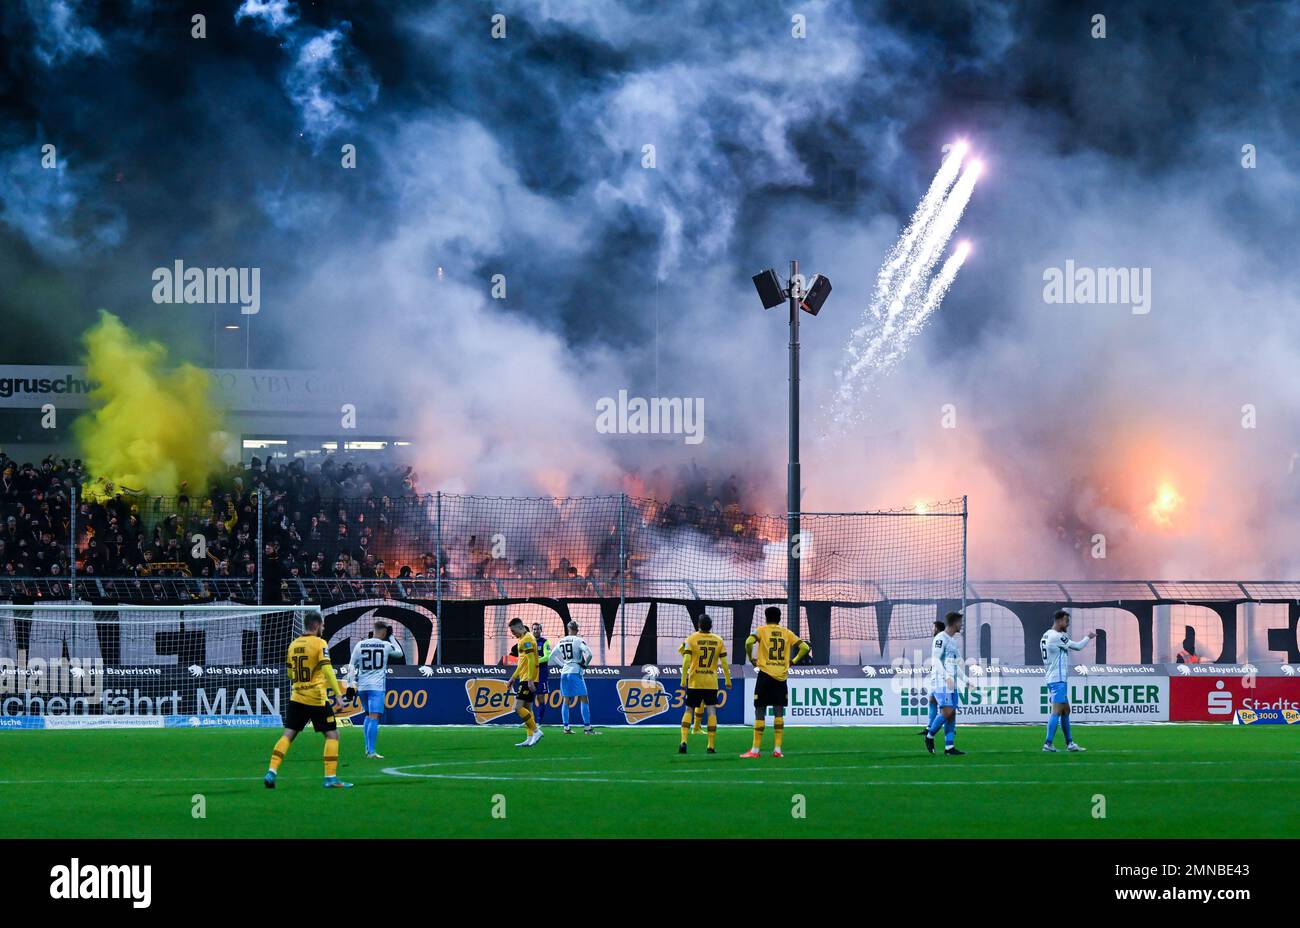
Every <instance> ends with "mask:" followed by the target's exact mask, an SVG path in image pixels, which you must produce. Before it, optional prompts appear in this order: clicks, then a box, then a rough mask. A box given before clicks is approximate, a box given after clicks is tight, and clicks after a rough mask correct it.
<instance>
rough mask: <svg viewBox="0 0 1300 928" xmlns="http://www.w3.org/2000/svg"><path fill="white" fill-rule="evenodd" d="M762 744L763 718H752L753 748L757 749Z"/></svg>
mask: <svg viewBox="0 0 1300 928" xmlns="http://www.w3.org/2000/svg"><path fill="white" fill-rule="evenodd" d="M762 744H763V720H762V719H754V750H755V751H757V750H758V749H759V747H761V746H762Z"/></svg>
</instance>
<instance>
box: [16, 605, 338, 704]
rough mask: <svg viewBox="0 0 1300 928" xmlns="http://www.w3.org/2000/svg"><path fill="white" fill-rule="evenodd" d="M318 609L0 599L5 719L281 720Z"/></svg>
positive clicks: (308, 607)
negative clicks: (296, 647)
mask: <svg viewBox="0 0 1300 928" xmlns="http://www.w3.org/2000/svg"><path fill="white" fill-rule="evenodd" d="M316 611H318V610H317V609H316V608H315V607H311V606H299V607H296V608H290V609H286V608H284V607H279V608H271V607H264V606H241V605H234V604H231V605H195V606H135V605H132V606H123V605H87V604H84V603H42V604H39V605H16V604H8V603H5V604H0V728H112V727H146V728H171V727H195V728H198V727H230V728H236V727H237V728H243V727H259V726H278V725H279V724H281V723H280V711H281V708H282V706H283V704H284V701H285V700H286V699H288V696H289V692H288V686H289V680H288V675H287V673H286V670H285V655H286V653H287V651H288V648H289V643H290V642H291V641H292V640H293V639H294V638H295V637H297V636H298V635H300V634H301V633H302V629H303V620H304V618H305V617H306V616H307V615H308V614H309V613H312V612H316Z"/></svg>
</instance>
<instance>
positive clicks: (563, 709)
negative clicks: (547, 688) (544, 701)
mask: <svg viewBox="0 0 1300 928" xmlns="http://www.w3.org/2000/svg"><path fill="white" fill-rule="evenodd" d="M560 721H561V722H563V723H564V727H565V728H568V727H569V701H568V700H567V699H563V700H561V701H560Z"/></svg>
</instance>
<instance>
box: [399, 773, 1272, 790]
mask: <svg viewBox="0 0 1300 928" xmlns="http://www.w3.org/2000/svg"><path fill="white" fill-rule="evenodd" d="M384 772H385V773H393V775H394V776H401V777H414V778H416V779H425V780H475V781H488V782H493V783H502V782H521V783H575V782H578V783H616V784H627V785H634V786H674V787H675V786H682V785H685V784H691V785H708V786H1050V787H1052V788H1053V789H1060V788H1061V787H1063V786H1074V785H1078V784H1077V782H1073V781H1072V782H1063V781H1061V780H906V781H900V780H807V779H802V780H750V779H741V780H704V779H700V778H699V777H690V778H680V779H675V780H674V779H667V780H665V779H658V780H642V779H633V778H630V777H583V778H582V779H581V780H576V781H575V780H574V779H573V778H572V777H561V776H533V775H527V774H525V775H522V776H514V775H510V774H499V775H492V774H470V773H398V772H395V771H391V770H385V771H384ZM1290 782H1292V781H1291V780H1280V779H1274V778H1249V779H1245V778H1239V777H1213V778H1209V777H1196V778H1190V779H1163V780H1149V779H1146V780H1106V781H1105V783H1104V784H1103V785H1105V786H1115V785H1121V786H1140V785H1144V784H1151V785H1153V786H1165V785H1169V784H1174V783H1257V784H1259V785H1262V786H1263V785H1269V784H1273V783H1290Z"/></svg>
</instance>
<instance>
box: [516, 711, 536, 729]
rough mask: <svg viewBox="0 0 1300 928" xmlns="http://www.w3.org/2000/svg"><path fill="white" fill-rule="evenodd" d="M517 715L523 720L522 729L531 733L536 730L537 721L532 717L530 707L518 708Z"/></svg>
mask: <svg viewBox="0 0 1300 928" xmlns="http://www.w3.org/2000/svg"><path fill="white" fill-rule="evenodd" d="M519 717H520V718H521V719H523V720H524V731H526V732H528V734H530V735H531V734H532V733H533V732H535V731H537V722H536V721H534V719H533V713H532V710H530V709H525V708H522V707H521V708H520V710H519Z"/></svg>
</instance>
